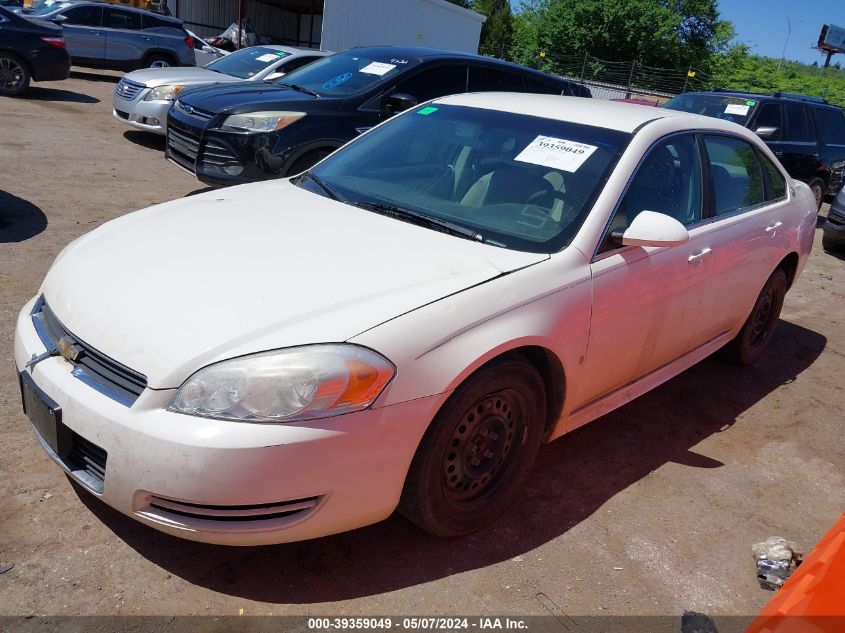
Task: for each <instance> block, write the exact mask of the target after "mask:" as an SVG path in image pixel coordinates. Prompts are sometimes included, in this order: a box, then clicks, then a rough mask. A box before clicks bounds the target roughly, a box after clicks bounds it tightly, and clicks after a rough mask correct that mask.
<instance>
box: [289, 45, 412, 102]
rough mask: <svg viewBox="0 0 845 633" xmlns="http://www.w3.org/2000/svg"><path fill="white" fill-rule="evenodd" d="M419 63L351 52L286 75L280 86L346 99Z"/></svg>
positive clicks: (405, 59)
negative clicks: (297, 87) (294, 86)
mask: <svg viewBox="0 0 845 633" xmlns="http://www.w3.org/2000/svg"><path fill="white" fill-rule="evenodd" d="M418 63H419V60H415V59H410V58H405V57H402V56H398V57H391V56H390V55H384V56H380V57H378V59H376V57H374V56H372V57H371V56H368V55H363V54H362V53H361V52H360V51H355V50H352V51H347V52H345V53H339V54H337V55H332V56H330V57H324V58H323V59H320V60H318V61H316V62H314V63H313V64H309V65H307V66H304V67H302V68H301V69H299V70H295V71H293V72H291V73H290V74H288V75H286V76H285V78H284V79H281V80H280V81H279V83H284V84H295V85H297V86H302V87H303V88H308V89H309V90H312V91H314V92H316V93H317V94H319V95H323V96H327V97H345V96H348V95H352V94H355V93H357V92H361V91H362V90H366V89H368V88H371V87H373V86H375V85H377V84H379V83H382V82H383V81H385V80H387V79H389V78H391V77H394V76H396V75H397V74H399V73H400V72H401V71H403V70H404V69H406V68H411V67H413V66H416V65H417V64H418Z"/></svg>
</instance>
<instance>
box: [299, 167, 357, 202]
mask: <svg viewBox="0 0 845 633" xmlns="http://www.w3.org/2000/svg"><path fill="white" fill-rule="evenodd" d="M304 178H310V179H311V180H313V181H314V182H315V183H316V184H317V186H318V187H320V189H322V190H323V191H325V192H326V194H327V195H328V196H329V198H331V199H332V200H337V201H338V202H346V199H345V198H344V197H343V196H341V195H340V194H339V193H338V192H337V191H336V190H335V188H334V187H332V186H331V185H329V184H327V183H326V181H325V180H323V179H322V178H320V177H319V176H315V175H314V174H312V173H311V172H310V171H306V172H303V174H302V176H300V180H302V179H304Z"/></svg>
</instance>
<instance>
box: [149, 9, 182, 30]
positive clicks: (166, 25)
mask: <svg viewBox="0 0 845 633" xmlns="http://www.w3.org/2000/svg"><path fill="white" fill-rule="evenodd" d="M141 28H144V29H178V28H180V26H179V24H178V23H176V22H170V21H168V20H162V19H161V18H158V17H156V16H154V15H147V14H146V13H144V14H142V15H141Z"/></svg>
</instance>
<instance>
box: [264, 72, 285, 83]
mask: <svg viewBox="0 0 845 633" xmlns="http://www.w3.org/2000/svg"><path fill="white" fill-rule="evenodd" d="M284 76H285V73H279V72H276V73H270V74H269V75H267V76H266V77H265V78H264V81H276V79H281V78H282V77H284Z"/></svg>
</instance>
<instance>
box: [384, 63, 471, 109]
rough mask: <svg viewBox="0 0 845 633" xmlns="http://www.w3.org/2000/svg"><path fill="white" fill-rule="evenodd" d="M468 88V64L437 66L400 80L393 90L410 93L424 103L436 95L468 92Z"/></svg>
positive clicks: (442, 95) (443, 95)
mask: <svg viewBox="0 0 845 633" xmlns="http://www.w3.org/2000/svg"><path fill="white" fill-rule="evenodd" d="M466 88H467V67H466V66H435V67H434V68H428V69H426V70H423V71H422V72H419V73H417V74H416V75H414V76H413V77H409V78H408V79H406V80H405V81H400V82H399V84H397V86H396V88H395V89H394V90H393V92H401V93H402V94H409V95H411V96H412V97H415V98H416V100H417V101H419V102H420V103H422V102H423V101H428V100H429V99H434V98H435V97H445V96H446V95H453V94H458V93H461V92H466V91H467V90H466Z"/></svg>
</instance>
